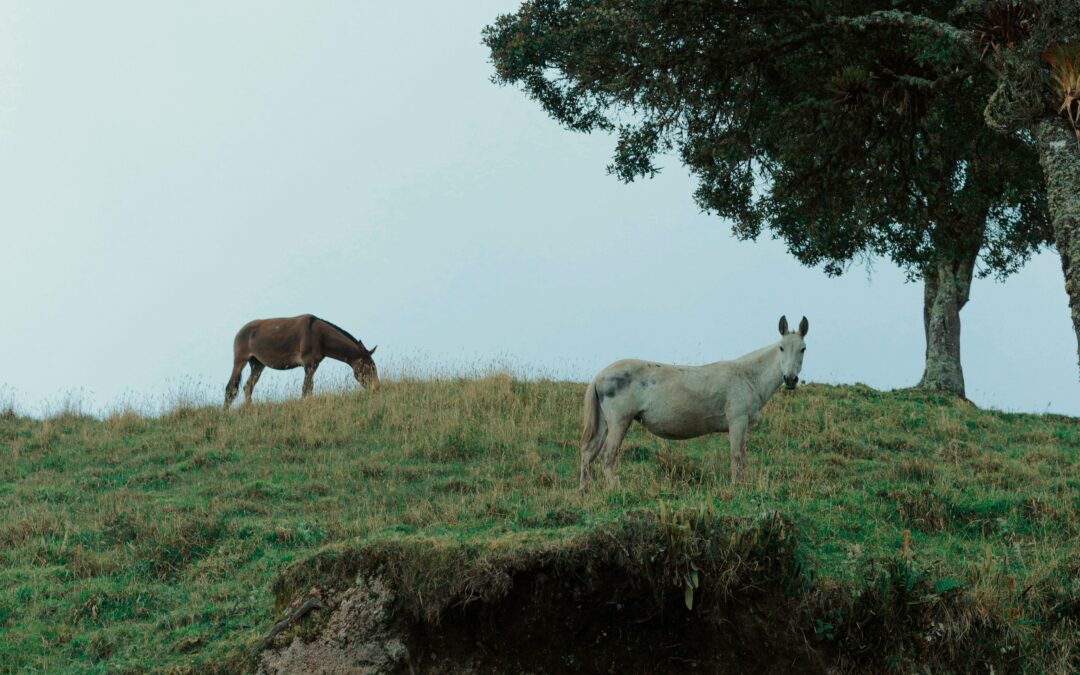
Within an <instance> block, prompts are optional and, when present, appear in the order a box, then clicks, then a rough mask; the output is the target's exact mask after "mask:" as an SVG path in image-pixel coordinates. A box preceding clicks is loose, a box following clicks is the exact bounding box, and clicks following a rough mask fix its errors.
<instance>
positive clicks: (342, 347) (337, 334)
mask: <svg viewBox="0 0 1080 675" xmlns="http://www.w3.org/2000/svg"><path fill="white" fill-rule="evenodd" d="M313 328H314V329H315V330H317V331H319V332H320V333H322V336H321V337H322V344H323V353H324V354H325V355H326V356H328V357H329V358H331V359H337V360H338V361H344V362H345V363H352V362H353V361H355V360H357V359H359V358H360V357H361V356H363V355H364V349H363V347H362V346H361V345H360V344H359V343H357V342H355V341H354V340H353V339H352V338H350V337H349V336H348V335H345V334H344V333H342V332H341V331H340V330H338V329H337V328H336V327H335V326H332V325H330V324H329V323H327V322H325V321H323V320H322V319H317V320H316V321H315V325H314V326H313Z"/></svg>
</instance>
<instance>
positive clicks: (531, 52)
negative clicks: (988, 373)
mask: <svg viewBox="0 0 1080 675" xmlns="http://www.w3.org/2000/svg"><path fill="white" fill-rule="evenodd" d="M1068 5H1069V3H1068V2H1065V0H1052V1H1050V2H1044V3H1042V4H1041V5H1040V12H1039V13H1038V14H1037V15H1035V14H1033V13H1031V12H1029V11H1021V8H1018V7H1017V6H1016V5H1011V4H1010V5H996V4H988V3H983V2H971V1H966V2H962V3H960V4H958V3H957V2H952V1H947V0H942V1H939V2H921V3H920V2H909V3H905V4H904V5H903V6H904V7H908V8H910V10H911V11H900V10H895V9H884V7H888V6H890V5H888V4H886V3H884V2H873V1H866V2H860V1H859V0H813V1H810V2H796V1H794V0H792V1H783V0H743V1H740V2H735V1H733V0H726V1H724V0H717V1H713V2H709V1H705V0H698V1H695V0H681V1H680V0H633V1H630V2H627V1H618V0H533V1H531V2H526V3H524V4H523V5H522V7H521V9H520V10H519V11H518V12H517V13H515V14H513V15H507V16H502V17H499V18H498V19H497V21H496V22H495V23H494V24H493V25H492V26H490V27H489V28H488V29H486V31H485V41H486V43H487V44H488V46H489V47H490V48H491V50H492V57H493V61H494V63H495V66H496V73H497V74H496V79H497V81H500V82H503V83H517V84H520V85H522V86H523V87H524V89H525V90H526V92H527V93H528V94H529V95H530V96H531V97H533V98H535V99H536V100H538V101H539V102H540V104H541V105H542V106H543V107H544V108H545V110H547V112H548V113H549V114H551V115H552V116H553V117H554V118H556V119H557V120H559V121H561V122H562V123H564V124H565V125H566V126H568V127H569V128H571V129H575V130H579V131H590V130H593V129H608V130H617V131H618V133H619V142H618V144H617V147H616V152H615V158H614V162H613V164H612V166H611V167H610V170H611V171H612V172H614V173H615V174H617V175H618V176H620V177H622V178H624V179H632V178H634V177H637V176H643V175H651V174H653V173H655V171H656V168H655V166H654V165H653V163H652V159H653V158H654V157H655V156H656V154H657V153H659V152H662V151H666V150H670V149H678V151H679V152H680V154H681V156H682V159H683V161H684V162H685V163H686V164H687V165H688V166H689V167H690V168H691V170H692V171H693V172H694V173H695V174H696V175H697V176H698V178H699V188H698V191H697V193H696V197H697V199H698V201H699V203H701V204H702V205H703V206H704V207H705V208H707V209H709V210H711V211H714V212H716V213H719V214H722V215H726V216H729V217H732V218H733V219H735V221H736V225H735V228H736V232H737V233H738V234H740V235H741V236H744V237H750V238H752V237H756V236H757V235H758V234H759V233H760V231H761V229H762V227H763V226H768V227H769V228H770V229H772V231H773V232H774V233H776V234H778V235H780V236H781V237H783V238H784V239H785V240H786V241H787V243H788V245H789V249H790V250H791V252H792V253H793V254H794V255H796V256H797V257H798V258H799V259H800V260H802V261H803V262H806V263H808V264H817V263H821V264H823V265H824V266H825V268H826V271H829V272H831V273H838V272H839V271H841V270H842V269H843V267H844V264H845V263H846V261H849V260H851V259H852V257H854V256H857V255H861V254H866V253H873V254H883V255H889V256H890V257H891V258H893V259H894V260H896V261H897V262H898V263H900V264H901V265H903V266H905V267H906V268H907V269H908V270H909V273H911V274H912V276H921V277H922V278H923V279H924V281H925V283H926V311H925V312H924V315H925V323H926V331H927V368H926V371H925V373H924V377H923V384H924V385H927V386H934V387H942V388H946V389H950V390H953V391H958V393H959V392H962V391H963V380H962V374H961V371H960V370H959V351H958V349H959V342H958V340H959V315H958V312H959V309H960V307H962V306H963V304H964V303H965V302H966V300H967V297H968V293H969V289H970V278H971V274H972V271H973V269H974V261H975V256H976V255H977V254H978V253H979V252H980V251H981V252H982V262H983V271H984V272H986V273H997V274H999V275H1003V274H1007V273H1008V272H1010V271H1011V270H1013V269H1015V268H1016V267H1017V266H1018V265H1019V264H1022V263H1023V261H1024V260H1025V259H1026V258H1027V257H1028V256H1029V255H1030V253H1031V251H1032V250H1033V249H1034V248H1036V247H1038V246H1039V245H1040V244H1041V243H1042V242H1044V241H1045V240H1046V239H1048V238H1049V236H1050V230H1049V229H1048V228H1047V227H1046V220H1045V216H1044V214H1045V205H1046V194H1047V193H1049V197H1050V198H1049V208H1050V210H1051V214H1052V216H1053V225H1054V228H1053V234H1054V238H1055V239H1056V242H1057V245H1058V248H1059V251H1061V252H1062V253H1061V255H1062V263H1063V268H1064V269H1065V271H1066V280H1067V284H1066V289H1067V291H1068V292H1069V293H1070V298H1071V299H1072V300H1073V317H1074V323H1075V324H1076V328H1077V335H1078V349H1080V313H1078V310H1080V299H1078V298H1076V297H1075V293H1076V292H1077V291H1078V290H1080V283H1069V282H1071V281H1072V280H1073V278H1074V275H1075V274H1076V273H1077V272H1080V270H1073V266H1072V265H1071V263H1070V261H1071V260H1078V261H1080V257H1078V255H1076V254H1075V252H1074V251H1073V250H1072V249H1070V248H1069V247H1070V246H1074V247H1075V246H1076V245H1077V243H1078V242H1080V236H1077V237H1070V236H1069V235H1070V233H1071V232H1072V231H1073V230H1075V229H1076V227H1077V213H1078V211H1080V205H1078V203H1077V190H1076V188H1077V187H1078V186H1080V180H1078V179H1080V176H1078V175H1077V171H1078V169H1077V166H1078V165H1080V152H1078V151H1077V148H1076V144H1075V143H1073V144H1071V145H1068V146H1066V145H1065V144H1062V143H1061V139H1062V135H1063V133H1065V132H1066V131H1067V124H1068V121H1067V120H1064V119H1061V118H1060V117H1058V116H1057V113H1058V110H1057V108H1058V107H1060V106H1058V105H1057V104H1056V103H1055V106H1054V107H1047V105H1046V96H1045V94H1046V93H1047V92H1048V91H1049V89H1048V87H1047V86H1046V78H1045V77H1044V71H1045V68H1044V67H1043V66H1042V65H1041V63H1040V61H1039V58H1038V57H1037V56H1035V55H1034V54H1035V52H1036V51H1037V50H1036V47H1035V46H1034V45H1036V44H1044V45H1045V44H1050V43H1053V42H1055V41H1056V43H1057V44H1071V42H1070V40H1071V39H1072V38H1071V37H1070V35H1066V33H1067V32H1068V31H1063V30H1061V26H1062V25H1070V26H1071V28H1070V30H1073V31H1074V32H1075V28H1076V23H1077V22H1076V20H1075V15H1076V14H1077V9H1076V8H1074V7H1070V6H1068ZM1002 7H1005V9H1002ZM1069 17H1072V18H1071V19H1069ZM1068 20H1072V24H1068V23H1067V21H1068ZM1058 49H1064V48H1058ZM1041 54H1042V53H1041V52H1039V55H1040V56H1041ZM1047 58H1049V59H1050V60H1053V61H1054V62H1055V63H1057V64H1061V63H1065V64H1070V63H1073V61H1072V60H1070V59H1073V56H1072V55H1071V52H1068V51H1067V50H1066V51H1065V52H1061V51H1053V52H1051V56H1049V57H1047ZM1055 68H1056V69H1057V70H1055V72H1059V77H1058V81H1060V82H1064V84H1063V85H1060V86H1059V91H1058V94H1059V95H1064V96H1066V97H1067V96H1072V98H1071V99H1069V98H1063V101H1064V102H1066V103H1067V104H1068V105H1071V106H1073V107H1071V108H1070V107H1068V105H1067V106H1066V112H1070V113H1072V112H1073V111H1074V110H1075V106H1076V105H1077V104H1076V93H1075V89H1076V83H1075V71H1074V70H1073V71H1070V70H1069V69H1068V67H1066V66H1060V65H1057V66H1055ZM1070 77H1073V79H1072V80H1070V79H1069V78H1070ZM1070 87H1071V89H1070ZM1069 92H1074V93H1069ZM1070 101H1071V103H1069V102H1070ZM980 112H981V113H983V114H981V115H980V114H979V113H980ZM1075 117H1076V115H1075V114H1074V115H1073V120H1074V121H1075ZM983 118H985V119H986V120H988V121H989V124H984V123H983ZM991 130H993V131H996V132H1001V131H1005V132H1007V133H999V134H997V135H994V134H991V133H990V131H991ZM1044 137H1045V138H1044ZM1036 149H1037V150H1038V156H1039V159H1040V160H1041V163H1042V166H1043V173H1044V180H1040V179H1039V176H1038V172H1037V171H1035V170H1034V168H1035V157H1036ZM1070 254H1072V255H1070Z"/></svg>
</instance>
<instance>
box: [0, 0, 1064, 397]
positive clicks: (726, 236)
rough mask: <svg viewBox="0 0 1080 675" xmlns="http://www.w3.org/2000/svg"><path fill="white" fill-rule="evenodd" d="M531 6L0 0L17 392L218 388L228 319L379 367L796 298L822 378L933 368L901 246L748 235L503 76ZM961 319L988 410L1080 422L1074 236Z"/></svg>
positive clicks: (3, 221)
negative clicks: (332, 329) (268, 323)
mask: <svg viewBox="0 0 1080 675" xmlns="http://www.w3.org/2000/svg"><path fill="white" fill-rule="evenodd" d="M517 4H518V3H516V2H514V1H512V0H499V1H496V0H470V2H467V3H448V2H435V1H432V0H429V1H425V2H421V1H419V0H396V1H395V2H392V3H387V2H370V1H362V0H351V1H335V0H322V1H320V2H318V3H295V2H288V3H286V2H265V1H264V0H263V1H259V2H252V1H232V2H228V3H221V2H208V1H196V2H184V3H147V2H143V1H141V0H131V1H128V2H123V1H118V0H107V1H102V2H94V3H72V2H58V1H54V0H33V1H16V0H0V235H2V236H0V317H2V318H0V353H3V354H5V355H6V356H7V358H6V359H4V361H3V362H0V407H3V406H14V408H15V409H16V410H17V411H19V412H20V413H22V414H32V415H48V414H53V413H55V412H58V411H60V410H62V409H71V408H74V409H78V410H80V411H82V412H89V413H94V414H108V413H110V412H114V411H117V410H120V409H123V408H125V407H134V408H136V409H139V410H162V409H167V408H168V407H169V406H170V405H174V404H176V403H178V402H200V403H201V402H217V401H220V400H221V399H222V396H223V391H224V386H225V381H226V380H227V379H228V375H229V371H230V368H231V361H232V340H233V336H234V335H235V333H236V331H237V330H238V329H239V328H240V326H242V325H243V324H244V323H246V322H247V321H248V320H250V319H254V318H267V317H275V316H292V315H296V314H302V313H313V314H316V315H319V316H322V317H325V318H327V319H328V320H330V321H333V322H334V323H337V324H339V325H341V326H342V327H344V328H346V329H347V330H349V331H350V332H352V333H353V334H354V335H357V336H358V337H360V338H361V339H362V340H363V341H364V343H365V344H367V346H368V347H371V346H374V345H378V352H377V354H376V361H377V362H378V364H379V367H380V371H381V373H382V374H383V375H384V377H386V376H400V375H401V374H403V373H404V374H410V375H416V376H435V375H453V374H457V373H464V374H475V373H480V372H486V371H489V370H499V369H507V368H508V369H511V370H513V371H514V372H516V373H518V374H520V375H522V376H527V377H554V378H565V379H572V380H576V381H586V380H588V379H590V378H591V377H592V376H593V375H594V374H595V373H596V372H597V371H598V370H599V369H600V368H602V367H603V366H605V365H607V364H608V363H610V362H612V361H614V360H616V359H620V358H628V357H635V358H646V359H651V360H657V361H664V362H679V363H706V362H710V361H716V360H721V359H728V358H734V357H736V356H739V355H740V354H743V353H746V352H748V351H751V350H753V349H756V348H758V347H760V346H763V345H765V344H768V343H770V342H772V341H774V340H776V339H777V338H778V335H777V322H778V320H779V318H780V316H781V315H782V314H786V315H787V317H788V319H789V321H791V322H797V321H798V320H799V318H800V317H802V316H804V315H805V316H806V317H807V318H808V319H809V322H810V331H809V334H808V336H807V344H808V346H809V349H808V350H807V355H806V359H805V363H804V368H803V373H802V379H803V380H805V381H812V382H828V383H852V382H862V383H865V384H868V385H870V386H873V387H876V388H879V389H891V388H896V387H904V386H910V385H912V384H914V383H915V382H917V381H918V379H919V377H920V375H921V373H922V359H923V351H924V342H923V332H922V331H923V328H922V289H921V287H920V286H919V285H918V284H911V283H906V282H905V278H904V275H903V274H902V272H900V271H899V270H898V269H896V268H895V267H894V266H893V265H891V264H890V263H889V262H888V261H886V260H878V261H875V262H874V263H873V264H872V265H871V266H870V267H867V266H866V265H856V266H853V267H852V268H851V269H850V270H849V271H848V273H847V274H846V275H844V276H842V277H840V278H829V277H827V276H825V275H824V274H823V273H822V272H821V271H820V270H819V269H811V268H806V267H802V266H800V265H799V264H798V263H797V262H796V261H795V260H794V259H793V258H792V257H791V256H789V255H788V254H787V253H786V250H785V248H784V246H783V245H782V243H780V242H776V241H771V240H768V239H762V240H761V241H758V242H742V241H739V240H737V239H735V238H734V237H732V235H731V229H730V225H729V224H728V223H726V222H725V221H723V220H722V219H720V218H717V217H715V216H710V215H707V214H703V213H701V212H700V210H699V209H698V207H697V206H696V205H695V204H694V202H693V199H692V196H691V194H692V191H693V189H694V182H693V180H692V179H691V178H690V176H689V175H688V174H687V172H686V170H685V169H684V168H683V167H682V166H681V165H680V164H679V163H678V161H676V160H675V159H670V160H668V161H666V162H665V163H664V170H663V172H662V173H661V174H660V175H659V176H658V177H657V178H655V179H652V180H644V181H639V182H635V183H632V184H628V185H627V184H623V183H621V182H619V181H618V180H617V179H615V178H614V177H612V176H609V175H607V173H606V171H605V167H606V166H607V164H608V163H609V162H610V157H611V155H612V152H613V149H614V139H613V138H611V137H610V136H607V135H604V134H593V135H582V134H577V133H573V132H570V131H567V130H565V129H563V128H561V127H559V126H558V125H557V124H556V123H555V122H554V121H552V120H551V119H550V118H548V117H547V116H546V115H545V114H544V113H543V111H542V110H541V109H540V107H539V106H538V105H537V104H536V103H534V102H532V101H529V100H528V99H526V97H525V96H524V95H523V94H522V93H521V92H520V91H517V90H515V89H514V88H507V87H499V86H496V85H494V84H492V83H491V81H490V78H491V75H492V67H491V64H490V63H489V61H488V54H487V51H486V49H485V48H484V47H483V45H482V44H481V42H480V40H481V35H480V32H481V30H482V28H483V27H484V26H485V25H486V24H488V23H490V22H491V21H492V20H493V19H494V18H495V17H496V16H497V15H499V14H501V13H507V12H512V11H513V10H514V9H515V8H516V6H517ZM961 316H962V320H963V336H962V344H963V365H964V373H965V377H966V381H967V390H968V396H969V398H971V399H972V400H973V401H974V402H975V403H976V404H978V405H980V406H986V407H994V408H999V409H1003V410H1010V411H1027V412H1046V411H1050V412H1058V413H1065V414H1071V415H1078V414H1080V382H1078V377H1077V375H1078V373H1077V369H1076V345H1075V337H1074V335H1073V333H1072V331H1071V328H1070V325H1069V317H1068V312H1067V306H1066V296H1065V292H1064V287H1063V279H1062V275H1061V269H1060V265H1059V262H1058V259H1057V255H1056V253H1055V252H1054V251H1052V250H1050V251H1046V252H1044V253H1042V254H1040V255H1038V256H1036V257H1035V258H1034V259H1033V260H1032V261H1031V262H1030V263H1029V264H1028V265H1027V266H1026V267H1025V268H1024V269H1023V270H1022V271H1020V272H1019V273H1018V274H1016V275H1015V276H1013V277H1011V278H1010V279H1008V280H1007V281H1006V282H1005V283H997V282H995V281H993V280H990V279H985V280H976V281H975V284H974V287H973V289H972V293H971V302H970V303H969V304H968V306H967V307H966V308H965V309H964V310H963V312H962V315H961ZM349 376H350V372H349V369H348V367H347V366H345V365H344V364H340V363H337V362H331V361H327V362H326V363H324V365H323V366H322V367H321V368H320V371H319V374H318V375H317V376H316V383H317V389H323V390H325V389H327V388H332V387H341V386H346V383H347V382H348V378H349ZM301 379H302V373H299V372H297V371H289V372H278V371H267V373H265V374H264V375H263V377H262V379H261V380H260V383H259V388H258V389H257V390H256V399H259V398H262V399H264V400H265V399H266V398H272V397H275V396H277V397H280V396H292V395H298V394H299V391H300V382H301Z"/></svg>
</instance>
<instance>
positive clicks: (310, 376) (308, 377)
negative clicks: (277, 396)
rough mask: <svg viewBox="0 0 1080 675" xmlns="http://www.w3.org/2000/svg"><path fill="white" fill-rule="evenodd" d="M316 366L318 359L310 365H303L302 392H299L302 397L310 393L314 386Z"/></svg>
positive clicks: (317, 365)
mask: <svg viewBox="0 0 1080 675" xmlns="http://www.w3.org/2000/svg"><path fill="white" fill-rule="evenodd" d="M318 367H319V362H318V361H316V362H314V363H312V364H311V365H307V366H304V392H303V394H301V396H302V397H303V398H307V397H308V396H310V395H311V390H312V388H313V387H314V386H315V369H316V368H318Z"/></svg>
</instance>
